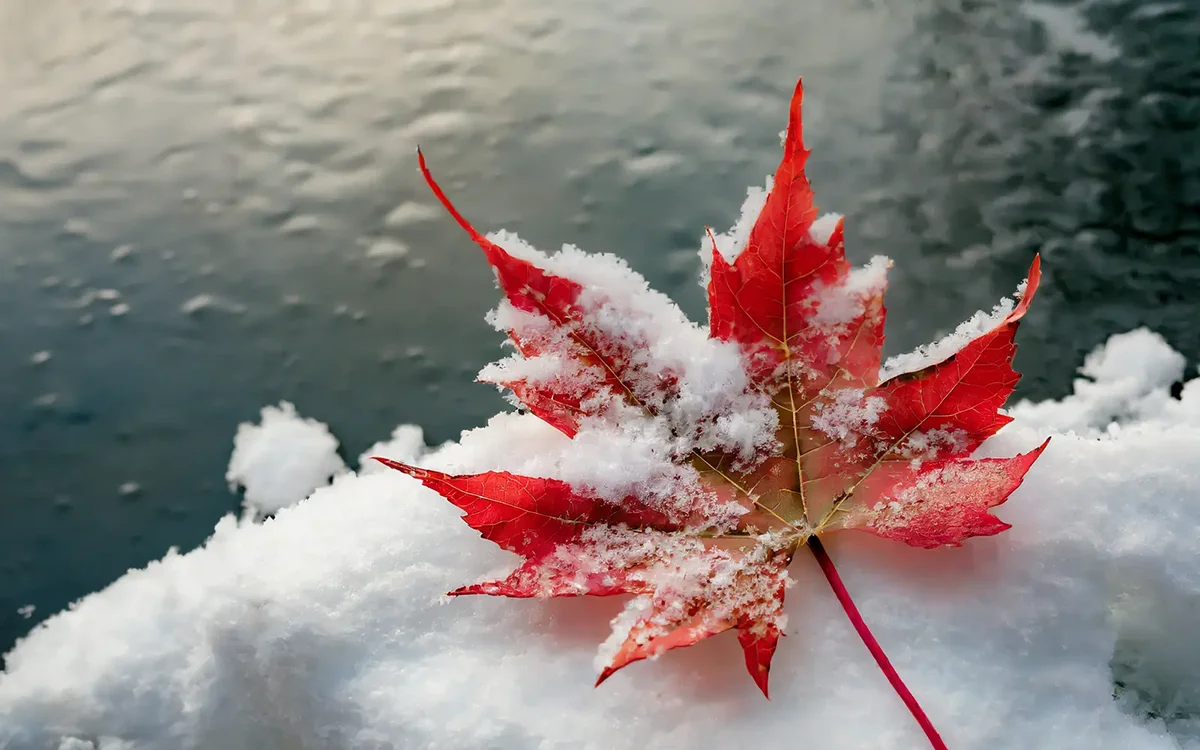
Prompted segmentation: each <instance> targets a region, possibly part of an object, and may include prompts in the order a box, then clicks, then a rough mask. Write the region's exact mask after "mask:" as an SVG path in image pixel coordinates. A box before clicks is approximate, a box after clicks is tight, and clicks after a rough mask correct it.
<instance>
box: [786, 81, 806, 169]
mask: <svg viewBox="0 0 1200 750" xmlns="http://www.w3.org/2000/svg"><path fill="white" fill-rule="evenodd" d="M803 114H804V79H803V78H801V79H799V80H797V81H796V88H795V89H794V90H793V91H792V101H791V104H790V105H789V106H788V128H787V136H786V139H785V140H784V146H783V151H784V154H785V158H786V157H790V156H791V155H792V154H793V153H795V151H796V149H801V150H803V149H804V117H803Z"/></svg>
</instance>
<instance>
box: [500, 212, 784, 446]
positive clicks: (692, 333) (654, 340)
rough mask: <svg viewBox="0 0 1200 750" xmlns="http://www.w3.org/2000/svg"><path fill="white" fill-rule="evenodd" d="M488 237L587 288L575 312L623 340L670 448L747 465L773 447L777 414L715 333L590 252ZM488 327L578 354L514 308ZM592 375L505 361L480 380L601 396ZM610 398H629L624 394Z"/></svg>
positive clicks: (557, 333)
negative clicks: (545, 249)
mask: <svg viewBox="0 0 1200 750" xmlns="http://www.w3.org/2000/svg"><path fill="white" fill-rule="evenodd" d="M488 238H489V239H490V240H491V241H493V242H495V243H497V244H499V245H501V246H502V247H504V248H505V249H506V250H508V251H509V252H510V253H511V254H513V255H514V256H516V257H520V258H524V259H527V260H530V261H533V262H535V263H537V264H538V265H539V266H541V267H542V268H544V269H546V270H547V271H548V272H549V273H551V274H554V275H557V276H562V277H566V278H570V279H572V280H574V281H575V282H577V283H578V284H580V285H581V287H582V291H581V293H580V295H579V299H578V302H577V304H578V305H579V307H580V308H582V309H583V310H585V311H586V312H587V322H586V326H587V333H588V334H589V336H590V338H591V339H592V340H595V341H598V342H601V344H603V342H608V341H611V342H618V343H620V344H621V345H622V346H621V348H622V349H623V350H625V351H630V352H632V359H631V361H630V363H629V367H628V372H629V373H632V382H631V383H630V385H631V387H632V390H633V392H634V394H636V396H637V398H638V399H639V401H640V402H641V403H642V404H643V405H644V406H645V407H646V408H647V409H649V410H650V411H651V412H652V413H653V414H655V415H660V416H662V417H663V418H664V419H665V420H666V421H667V422H668V423H669V427H670V429H669V432H670V433H671V435H672V436H673V439H674V441H675V444H674V445H673V446H672V450H675V451H676V452H683V453H688V452H691V451H692V450H705V451H708V450H724V451H727V452H730V453H732V454H735V455H740V456H742V457H744V458H747V459H748V458H749V457H751V456H754V455H756V454H758V453H761V452H762V450H763V449H764V448H766V447H767V446H769V445H771V444H773V441H774V439H775V437H774V432H775V427H776V424H777V418H776V416H775V412H774V410H773V409H771V407H770V404H769V402H768V400H767V399H766V397H764V396H763V395H762V394H759V393H755V392H752V391H751V389H750V388H749V387H748V386H749V383H748V380H747V378H746V372H745V368H744V366H743V363H742V359H741V353H740V351H739V349H738V347H737V346H736V345H734V344H731V343H728V342H721V341H715V340H713V339H711V338H710V337H709V335H708V331H707V329H705V328H702V327H700V326H698V325H696V324H695V323H693V322H692V321H690V320H688V319H687V316H685V315H684V314H683V311H682V310H680V309H679V306H678V305H676V304H675V303H674V302H673V301H672V300H671V299H670V298H669V297H667V296H665V295H663V294H661V293H659V292H657V291H654V290H653V289H651V288H650V285H649V284H648V283H647V282H646V280H645V279H644V278H643V277H642V276H641V275H640V274H638V273H637V272H636V271H634V270H633V269H632V268H630V267H629V265H628V264H627V263H626V262H625V261H624V260H621V259H620V258H617V257H616V256H613V255H593V254H588V253H584V252H583V251H581V250H579V249H578V248H575V247H573V246H571V245H564V246H563V248H562V250H561V251H560V252H558V253H556V254H555V255H552V256H547V255H545V254H544V253H541V252H539V251H538V250H536V249H534V248H533V247H531V246H530V245H528V244H527V243H525V242H524V241H522V240H521V239H520V238H519V237H517V236H516V235H514V234H511V233H509V232H504V231H501V232H495V233H493V234H491V235H489V236H488ZM488 319H489V321H490V322H491V323H492V325H494V326H496V327H497V328H500V329H501V330H509V329H512V330H516V331H518V333H519V334H520V335H521V337H522V338H523V339H526V340H533V341H536V342H537V347H536V348H538V349H550V350H553V351H555V352H567V351H569V350H570V349H571V348H572V347H575V346H577V345H576V344H574V343H572V342H571V341H570V340H569V338H568V333H567V332H566V331H565V330H563V329H561V328H555V327H553V326H551V325H550V324H549V321H548V319H547V318H545V317H543V316H540V315H535V314H531V313H527V312H523V311H520V310H517V309H515V308H514V307H513V306H512V305H510V304H508V303H502V304H501V305H500V306H499V307H498V308H497V309H496V310H495V311H493V312H492V313H491V314H490V315H489V318H488ZM602 353H603V352H602ZM556 362H557V363H559V369H557V370H555V369H554V367H555V363H556ZM526 368H531V369H526ZM590 369H592V370H593V372H592V373H591V374H590V375H589V374H588V373H587V372H586V371H585V370H584V369H583V368H579V367H574V366H571V365H569V364H568V363H567V362H566V361H565V360H562V359H555V358H549V359H543V360H541V361H539V362H536V363H533V364H522V363H520V362H518V361H516V360H505V361H503V362H501V363H498V364H497V365H493V366H490V367H489V368H487V369H485V370H484V371H483V372H482V373H481V374H480V375H481V378H482V379H484V380H505V379H520V378H521V377H523V376H525V375H526V374H528V376H529V377H530V378H532V379H533V381H534V382H542V383H547V382H551V381H553V382H555V384H556V386H555V387H556V389H557V390H560V392H563V393H571V394H584V393H590V392H592V391H594V390H595V383H596V379H597V375H598V371H597V370H596V368H594V367H593V368H590ZM664 382H672V383H674V384H675V387H674V394H673V397H672V398H670V399H669V400H668V399H665V398H664V396H665V395H666V392H665V391H664V388H663V385H662V384H663V383H664ZM609 398H612V399H613V400H617V401H622V400H624V396H623V394H622V395H621V396H620V397H618V396H617V394H610V395H609ZM612 413H614V414H625V413H628V412H623V411H620V410H616V411H613V412H612ZM639 416H640V415H639Z"/></svg>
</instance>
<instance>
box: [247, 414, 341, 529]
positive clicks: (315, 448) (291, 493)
mask: <svg viewBox="0 0 1200 750" xmlns="http://www.w3.org/2000/svg"><path fill="white" fill-rule="evenodd" d="M337 449H338V441H337V438H335V437H334V436H333V435H332V434H331V433H330V432H329V428H328V427H326V426H325V425H324V424H322V423H320V422H318V421H316V420H315V419H304V418H303V417H301V416H300V415H299V414H297V413H296V407H295V406H293V405H292V404H290V403H288V402H287V401H283V402H280V404H279V406H278V407H275V406H267V407H264V408H263V410H262V422H261V424H257V425H256V424H251V423H249V422H244V423H242V424H241V425H239V426H238V430H237V435H236V436H234V439H233V455H232V456H231V457H230V459H229V469H228V470H227V471H226V473H225V480H226V481H227V482H229V486H230V488H231V489H236V488H237V487H239V486H240V487H244V488H245V490H246V506H247V507H248V508H250V509H253V510H254V511H256V512H258V513H262V514H265V513H276V512H278V511H279V510H281V509H282V508H286V507H288V506H289V505H294V504H296V503H298V502H300V501H301V500H303V499H305V498H306V497H308V496H309V495H310V494H312V492H313V490H315V489H317V488H318V487H324V486H325V485H327V484H329V480H330V478H332V477H334V476H336V475H338V474H341V473H342V472H344V471H346V465H345V464H344V463H342V459H341V457H340V456H338V453H337Z"/></svg>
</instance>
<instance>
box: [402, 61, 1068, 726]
mask: <svg viewBox="0 0 1200 750" xmlns="http://www.w3.org/2000/svg"><path fill="white" fill-rule="evenodd" d="M802 99H803V87H802V85H801V84H797V86H796V90H795V94H794V95H793V97H792V103H791V108H790V113H789V118H788V128H787V131H786V135H785V137H784V143H783V157H782V159H781V161H780V164H779V167H778V169H777V170H776V172H775V174H774V176H773V177H772V178H770V179H768V181H767V185H768V188H767V190H766V192H765V193H763V192H760V191H753V190H752V191H751V193H750V196H749V197H748V199H747V201H746V205H745V206H744V207H743V215H742V217H741V218H740V219H739V221H738V224H737V226H736V227H735V228H734V230H732V231H731V232H730V233H728V234H724V235H721V236H720V238H717V237H714V236H713V235H711V233H710V243H709V244H710V245H711V247H710V252H708V253H707V254H706V255H707V257H706V260H708V263H707V264H706V265H707V268H708V271H709V278H708V285H707V289H708V297H709V326H708V328H703V327H700V326H697V325H695V324H694V323H691V322H689V321H687V320H686V318H685V317H684V316H683V315H682V313H680V312H679V310H678V308H677V307H676V306H674V305H673V303H671V302H670V301H669V300H668V299H667V298H665V297H663V296H662V295H660V294H658V293H657V292H654V291H652V290H650V289H649V287H648V285H647V284H646V282H645V280H644V279H642V278H641V277H640V276H638V275H637V274H636V273H634V272H633V271H632V270H631V269H629V268H628V266H626V265H625V264H624V263H623V262H622V261H619V260H618V259H615V258H613V257H611V256H588V255H587V254H585V253H582V252H581V251H578V250H576V249H574V248H571V247H566V248H564V249H563V250H562V251H561V252H560V253H558V254H556V255H554V256H546V255H543V254H541V253H539V252H538V251H536V250H534V249H533V248H530V247H528V246H527V245H525V244H524V243H523V242H521V241H520V240H519V239H518V238H516V237H515V236H513V235H509V234H506V233H497V234H493V235H490V236H489V237H484V236H483V235H481V234H480V233H479V232H478V231H476V230H475V229H474V227H472V226H471V224H470V223H468V222H467V220H466V219H465V218H463V216H462V215H461V214H460V213H459V212H458V210H457V209H456V208H455V207H454V206H453V205H452V204H451V203H450V200H449V198H448V197H447V196H446V195H445V193H444V192H443V191H442V189H441V188H440V187H439V186H438V185H437V183H436V182H435V181H434V179H433V176H432V175H431V174H430V172H429V170H428V168H427V166H426V164H425V159H424V156H419V162H420V168H421V172H422V174H423V175H424V177H425V179H426V181H427V182H428V183H429V186H430V188H431V189H432V190H433V192H434V194H435V196H436V197H437V198H438V200H439V201H441V203H442V205H443V206H445V207H446V209H447V210H448V211H449V212H450V214H451V215H452V216H453V217H454V219H455V220H456V221H457V222H458V223H459V225H460V226H462V228H463V229H465V230H466V232H467V233H468V234H469V235H470V237H471V239H472V240H474V242H475V243H476V244H477V245H479V247H480V248H481V249H482V250H483V252H484V255H485V257H486V258H487V260H488V262H489V263H490V264H491V265H492V267H493V268H494V269H495V271H496V278H497V282H498V285H499V287H500V289H501V290H502V291H503V293H504V296H505V301H504V302H503V303H502V304H501V306H500V308H498V309H497V310H496V311H495V312H494V313H493V314H492V316H491V320H492V322H493V323H494V324H495V325H497V327H499V328H501V329H503V330H506V331H508V332H509V334H510V336H511V337H512V340H513V342H514V344H515V347H516V350H517V353H516V354H515V355H514V356H513V357H510V358H508V359H506V360H503V361H501V362H499V363H497V364H495V365H492V366H489V367H488V368H486V369H485V370H484V371H483V372H482V373H481V379H484V380H488V381H491V382H495V383H497V384H499V385H501V386H502V387H504V388H506V389H508V390H509V391H511V393H512V396H513V397H514V398H515V399H516V400H517V401H518V402H519V403H521V404H522V405H523V406H525V407H526V408H528V409H529V410H530V411H531V412H532V413H534V414H536V415H537V416H539V417H541V418H542V419H543V420H545V421H546V422H547V423H549V424H551V425H553V426H554V427H556V428H557V429H559V430H560V431H562V432H563V433H564V434H566V435H567V436H568V437H570V438H572V444H574V445H578V446H580V447H581V448H585V447H586V446H587V445H589V444H594V445H610V444H611V441H613V440H622V439H631V440H632V439H636V440H639V441H644V440H649V441H651V443H652V445H653V446H654V447H653V450H651V452H650V453H651V454H652V455H654V456H656V457H657V458H656V459H655V460H656V461H661V462H664V463H663V464H662V465H657V466H658V467H657V468H652V469H649V471H651V474H652V476H651V477H650V479H651V480H652V481H646V482H643V483H642V484H641V485H637V486H641V487H645V488H647V489H645V490H644V491H633V493H632V494H631V495H629V496H627V497H624V498H623V499H620V496H616V497H614V496H613V493H611V492H609V493H608V494H605V495H604V496H603V497H601V496H600V495H598V494H597V493H596V491H595V488H597V487H599V486H601V485H604V484H606V483H605V482H598V481H596V478H595V472H594V471H582V472H581V471H567V470H564V475H571V476H576V477H580V476H592V479H590V480H588V482H587V483H586V484H587V485H588V486H584V485H579V486H572V485H571V484H569V483H568V482H566V481H562V480H559V479H550V478H534V477H522V476H517V475H514V474H509V473H505V472H488V473H484V474H478V475H464V476H450V475H445V474H439V473H437V472H431V471H426V470H423V469H417V468H414V467H411V466H406V465H404V464H397V463H394V462H385V463H388V465H390V466H392V467H393V468H396V469H398V470H400V471H403V472H405V473H406V474H408V475H410V476H412V477H414V478H416V479H418V480H419V481H421V482H423V483H424V484H425V485H426V486H427V487H429V488H431V489H433V490H435V491H437V492H439V493H441V494H442V495H443V496H444V497H446V499H448V500H450V502H452V503H454V504H455V505H457V506H458V507H460V508H462V509H463V510H464V511H465V515H464V520H465V521H466V522H467V524H468V525H470V526H471V527H473V528H475V529H478V530H479V531H480V532H481V533H482V534H483V536H484V537H485V538H487V539H489V540H491V541H493V542H495V543H496V544H498V545H500V546H501V547H504V548H505V549H508V550H510V551H512V552H514V553H516V554H518V555H520V556H521V557H522V558H523V561H522V563H521V564H520V565H519V566H518V567H517V569H516V570H515V571H514V572H513V573H512V574H511V575H510V576H509V577H508V578H507V579H505V580H502V581H492V582H485V583H477V584H472V585H469V586H466V587H464V588H462V589H459V590H457V591H455V592H454V593H455V594H495V595H504V596H514V597H550V596H575V595H581V594H591V595H609V594H617V593H627V594H633V595H634V598H633V599H632V600H631V601H630V603H629V605H628V606H627V608H626V610H625V612H623V613H622V614H621V615H620V616H618V617H617V618H616V620H614V623H613V627H614V630H613V635H612V637H611V638H609V639H608V641H606V643H605V644H604V645H603V646H602V647H601V651H600V655H599V656H598V657H597V667H598V669H599V670H600V679H599V680H598V683H597V684H599V682H603V681H604V680H605V679H607V678H608V677H609V676H611V675H612V674H613V673H614V672H616V671H617V670H619V669H620V668H622V667H624V666H625V665H627V664H630V663H632V662H634V661H638V660H642V659H647V658H655V657H657V656H659V655H660V654H662V653H664V652H665V651H668V650H671V649H674V648H679V647H682V646H688V645H691V644H694V643H696V642H698V641H701V640H703V639H705V638H707V637H709V636H712V635H715V634H717V633H721V632H724V631H726V630H731V629H736V630H737V631H738V639H739V642H740V643H741V645H742V648H743V651H744V653H745V659H746V666H747V669H748V671H749V672H750V675H751V677H752V678H753V679H754V681H755V683H756V684H757V685H758V686H759V688H760V689H761V690H762V692H763V693H764V694H766V693H767V689H768V685H767V678H768V674H769V670H770V663H771V657H772V655H773V654H774V652H775V649H776V646H777V644H778V640H779V636H780V634H781V633H782V632H783V628H784V625H785V622H786V619H785V616H784V612H783V595H784V590H785V589H786V587H787V585H788V583H789V579H788V576H787V568H788V564H789V563H790V562H791V560H792V557H793V556H794V554H795V553H796V552H797V550H799V549H800V548H801V547H803V546H806V545H807V546H808V547H809V548H810V549H811V550H812V551H813V554H814V555H816V556H817V559H818V562H820V564H821V567H822V570H824V571H826V575H827V577H829V578H830V583H831V585H833V586H834V589H835V592H837V593H838V596H839V600H841V601H842V602H843V606H844V607H845V608H846V609H847V613H848V614H851V619H852V621H853V622H855V627H856V628H857V629H859V632H860V635H863V637H864V641H867V642H868V646H869V647H870V648H871V649H872V653H873V654H874V655H875V656H876V659H877V660H880V665H881V667H884V671H885V673H887V674H889V679H892V678H893V677H895V681H894V682H893V684H894V685H896V684H897V682H896V681H898V679H899V678H898V676H895V673H894V669H892V668H891V667H890V665H887V666H885V665H884V661H883V660H885V658H886V657H883V656H882V649H881V648H879V646H878V644H876V643H873V642H872V641H870V640H868V637H869V631H867V630H866V627H865V624H864V623H862V622H861V617H860V616H859V615H858V614H857V611H854V612H853V613H851V610H852V606H850V605H848V604H847V602H848V601H849V599H848V594H846V593H845V591H844V587H843V586H842V584H841V582H840V579H837V578H836V573H835V572H833V568H832V562H831V561H830V560H829V558H828V555H827V553H825V552H824V548H823V547H822V546H821V545H820V542H819V538H820V537H821V536H823V535H826V534H829V533H834V532H837V531H840V530H858V531H865V532H869V533H872V534H875V535H877V536H880V537H883V538H887V539H893V540H897V541H901V542H904V543H906V544H909V545H913V546H917V547H937V546H946V545H949V546H956V545H960V544H962V542H963V541H964V540H966V539H967V538H970V537H972V536H986V535H990V534H995V533H998V532H1000V531H1003V530H1004V529H1006V528H1008V526H1007V524H1005V523H1004V522H1003V521H1001V520H1000V519H998V518H997V517H996V516H994V515H993V514H992V512H991V511H992V509H993V508H994V507H995V506H997V505H999V504H1000V503H1002V502H1004V500H1005V499H1006V498H1007V497H1008V496H1009V495H1010V494H1011V493H1012V492H1013V491H1014V490H1015V489H1016V488H1017V486H1018V485H1020V483H1021V480H1022V478H1023V477H1024V475H1025V473H1026V472H1027V471H1028V470H1029V468H1030V466H1031V465H1032V464H1033V462H1034V461H1035V460H1036V459H1037V457H1038V456H1039V455H1040V453H1041V452H1042V450H1043V449H1044V448H1045V445H1044V444H1043V445H1042V446H1041V447H1039V448H1037V449H1035V450H1033V451H1031V452H1029V453H1026V454H1024V455H1020V456H1017V457H1014V458H1008V459H1003V458H987V459H980V460H971V459H970V455H971V453H972V452H973V451H974V450H975V449H976V448H977V447H978V446H979V445H980V443H981V442H982V441H983V440H985V439H986V438H988V437H989V436H991V435H992V434H994V433H995V432H996V431H997V430H998V429H1000V427H1002V426H1003V425H1004V424H1006V423H1007V422H1008V421H1009V418H1008V417H1007V416H1006V415H1004V414H1002V413H1001V412H1000V411H999V409H1000V407H1001V406H1002V405H1003V403H1004V401H1005V400H1006V399H1007V397H1008V396H1009V394H1010V393H1011V392H1012V390H1013V387H1014V386H1015V384H1016V382H1017V377H1018V376H1017V374H1016V373H1015V372H1014V371H1013V369H1012V366H1011V362H1012V358H1013V354H1014V352H1015V343H1014V337H1015V334H1016V330H1017V326H1018V324H1019V322H1020V320H1021V318H1022V316H1023V315H1024V314H1025V312H1026V310H1027V309H1028V307H1029V304H1030V302H1031V300H1032V299H1033V296H1034V293H1035V292H1036V290H1037V285H1038V280H1039V277H1040V266H1039V262H1038V260H1037V259H1036V258H1035V259H1034V261H1033V265H1032V267H1031V268H1030V272H1029V278H1028V280H1027V282H1026V286H1025V287H1024V288H1023V289H1022V292H1023V293H1022V296H1021V299H1020V303H1019V304H1017V305H1015V306H1014V305H1012V304H1011V303H1010V304H1009V306H1007V307H1003V308H1000V309H999V312H998V313H997V314H996V315H994V316H993V317H991V318H987V319H986V323H987V325H986V326H985V325H982V323H980V324H979V325H976V323H979V321H976V323H973V324H972V326H965V327H963V329H962V330H963V331H970V332H971V334H972V337H971V338H970V340H967V341H963V342H962V345H961V346H960V347H959V348H958V349H957V351H949V350H947V349H946V348H945V346H943V345H940V344H939V345H938V346H936V347H931V348H930V349H928V350H922V352H921V353H920V356H921V357H923V358H926V359H929V360H931V361H921V365H922V367H921V369H918V370H917V371H915V372H907V373H901V374H898V375H895V377H891V378H890V379H888V380H886V381H885V382H883V383H881V382H880V364H881V362H880V352H881V349H882V345H883V328H884V318H885V314H886V311H885V308H884V304H883V293H884V290H885V287H886V278H885V274H886V271H887V269H888V267H890V265H891V262H890V261H888V260H887V259H886V258H875V259H873V260H872V261H871V262H870V263H869V264H868V265H867V266H865V267H863V268H860V269H852V268H851V266H850V264H849V262H848V261H847V260H846V257H845V253H844V246H843V245H844V236H845V235H844V227H843V221H844V220H843V219H842V218H841V217H839V216H836V215H826V216H824V217H822V218H821V219H819V220H818V219H817V216H818V214H817V208H816V206H815V205H814V204H813V193H812V188H811V186H810V185H809V182H808V179H807V177H806V176H805V173H804V166H805V162H806V160H807V158H808V154H809V152H808V150H807V149H806V148H805V146H804V143H803V138H802V131H801V103H802ZM980 320H981V321H983V320H985V319H982V318H981V319H980ZM934 355H936V356H934ZM932 360H937V361H932ZM906 361H909V360H906ZM913 361H915V360H913ZM601 436H603V440H600V439H599V438H600V437H601ZM635 436H636V437H635ZM639 445H641V446H642V447H645V446H646V443H639ZM588 453H589V451H588V450H582V451H580V455H581V456H583V457H582V458H580V459H579V460H582V461H587V460H588V459H587V458H586V454H588ZM593 455H598V454H593ZM610 455H616V454H610ZM592 460H594V458H593V459H592ZM664 467H665V469H669V470H664ZM589 468H591V467H589ZM564 469H565V467H564ZM628 470H629V469H625V468H624V467H623V466H622V465H620V464H614V465H613V468H612V471H614V472H621V471H628ZM635 485H636V483H632V484H629V486H631V487H632V486H635ZM614 486H623V485H622V484H621V483H620V482H618V483H614ZM649 488H653V489H652V490H651V489H649ZM639 492H640V494H639ZM666 497H669V498H670V501H668V502H664V498H666ZM730 508H734V509H735V510H736V512H733V513H731V512H730ZM864 633H865V634H866V635H864ZM897 691H898V692H900V693H901V694H902V697H905V696H907V697H906V703H908V704H909V705H910V710H913V711H914V715H918V712H919V707H917V708H914V706H915V700H911V694H908V693H907V689H906V688H905V689H903V690H901V689H900V688H899V687H898V688H897ZM918 721H920V722H921V723H922V727H925V728H926V731H927V734H929V736H930V738H931V741H932V740H934V739H935V738H936V732H933V731H932V728H931V727H932V725H931V724H930V723H929V722H928V719H927V718H925V717H924V716H923V714H922V715H920V716H918ZM937 742H940V740H936V741H935V743H934V744H935V746H939V745H937Z"/></svg>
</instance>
